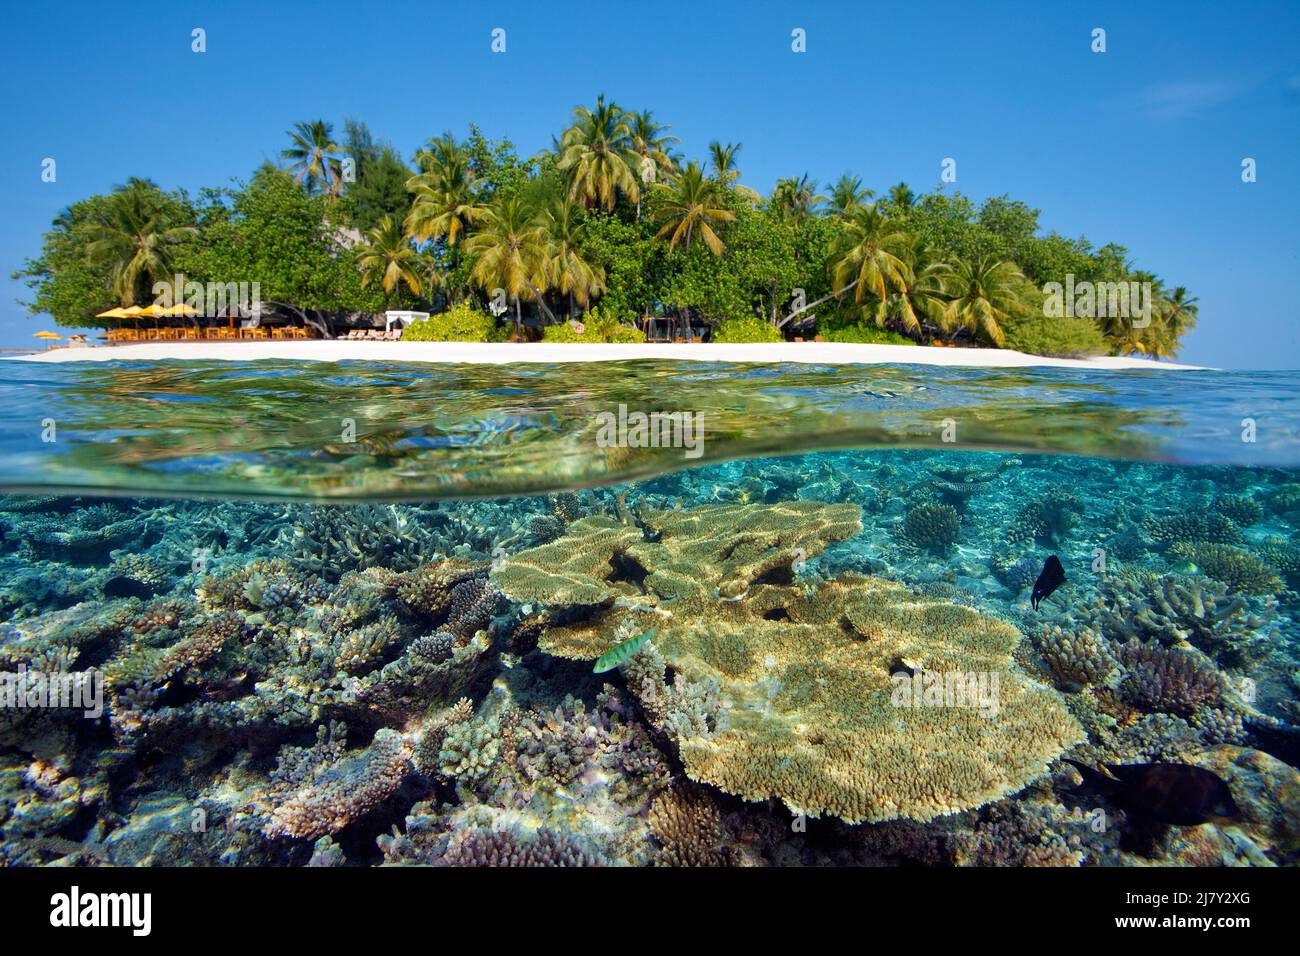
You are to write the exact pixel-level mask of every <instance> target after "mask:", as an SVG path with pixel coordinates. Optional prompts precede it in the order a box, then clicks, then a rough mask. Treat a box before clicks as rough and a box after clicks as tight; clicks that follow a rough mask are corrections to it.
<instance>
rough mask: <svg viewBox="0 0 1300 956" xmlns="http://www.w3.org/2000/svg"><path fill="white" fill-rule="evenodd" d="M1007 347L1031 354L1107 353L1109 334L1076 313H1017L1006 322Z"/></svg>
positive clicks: (1079, 355)
mask: <svg viewBox="0 0 1300 956" xmlns="http://www.w3.org/2000/svg"><path fill="white" fill-rule="evenodd" d="M1002 331H1003V332H1005V333H1006V336H1007V337H1006V341H1005V343H1004V347H1005V348H1009V349H1015V350H1016V351H1018V352H1028V353H1029V354H1030V355H1053V356H1063V357H1066V358H1079V357H1084V356H1088V355H1104V354H1105V353H1106V351H1107V349H1106V339H1105V336H1103V335H1102V334H1101V330H1100V329H1098V328H1097V326H1096V324H1095V323H1094V322H1093V321H1092V320H1091V319H1085V318H1079V317H1076V316H1060V317H1057V318H1048V317H1047V316H1041V315H1034V316H1015V317H1011V318H1007V319H1005V320H1004V321H1003V322H1002Z"/></svg>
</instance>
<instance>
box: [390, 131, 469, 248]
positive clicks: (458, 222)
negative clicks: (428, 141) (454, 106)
mask: <svg viewBox="0 0 1300 956" xmlns="http://www.w3.org/2000/svg"><path fill="white" fill-rule="evenodd" d="M449 137H450V134H448V138H449ZM434 143H435V144H437V145H436V146H435V148H433V149H431V150H426V151H421V152H420V153H419V154H418V155H417V156H416V161H417V162H418V163H419V164H420V167H421V169H422V170H423V172H420V173H418V174H417V175H415V176H412V177H411V178H410V179H409V180H407V182H406V188H407V189H408V190H410V192H412V193H413V194H414V195H415V199H414V200H413V201H412V203H411V210H410V212H409V213H407V215H406V231H407V232H408V233H410V234H411V237H412V238H414V239H415V241H416V242H427V241H428V240H429V239H445V240H446V241H447V245H448V246H453V247H454V246H455V245H456V244H457V243H458V242H459V241H460V240H461V239H462V238H463V237H464V236H465V234H466V232H467V231H468V230H469V227H470V226H472V225H473V224H474V222H475V220H477V219H478V217H479V216H480V215H481V214H482V212H483V206H482V204H481V203H480V202H479V201H478V197H477V195H476V193H475V190H474V174H473V172H472V171H471V169H470V166H469V159H468V157H466V156H465V154H464V152H463V151H462V150H461V149H460V148H459V147H458V146H456V144H455V142H454V141H451V142H448V141H447V139H444V140H435V141H434Z"/></svg>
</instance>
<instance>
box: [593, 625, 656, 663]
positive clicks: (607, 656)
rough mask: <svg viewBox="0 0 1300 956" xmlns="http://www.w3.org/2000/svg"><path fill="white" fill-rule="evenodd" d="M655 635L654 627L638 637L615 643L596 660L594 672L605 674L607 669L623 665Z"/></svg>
mask: <svg viewBox="0 0 1300 956" xmlns="http://www.w3.org/2000/svg"><path fill="white" fill-rule="evenodd" d="M654 636H655V631H654V628H651V629H650V630H648V631H646V632H644V633H643V634H638V635H637V636H636V637H632V638H628V639H627V640H626V641H624V642H623V643H622V644H615V645H614V646H613V647H611V648H610V649H609V650H607V651H606V652H605V653H604V654H601V655H600V658H599V659H598V660H597V661H596V666H595V667H593V668H592V673H595V674H603V673H605V671H612V670H613V669H614V668H615V667H622V666H623V665H624V664H626V663H627V659H628V658H629V657H631V656H632V655H633V654H635V653H636V652H637V651H639V650H641V647H642V645H643V644H645V642H646V641H648V640H650V638H652V637H654Z"/></svg>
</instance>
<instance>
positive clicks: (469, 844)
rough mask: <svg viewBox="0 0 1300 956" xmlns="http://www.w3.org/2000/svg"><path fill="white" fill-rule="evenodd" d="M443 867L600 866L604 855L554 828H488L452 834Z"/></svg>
mask: <svg viewBox="0 0 1300 956" xmlns="http://www.w3.org/2000/svg"><path fill="white" fill-rule="evenodd" d="M442 862H443V864H444V865H446V866H526V867H533V866H538V867H541V866H544V867H552V866H604V865H605V858H604V857H603V856H602V855H601V854H599V853H598V852H596V851H595V850H593V849H592V848H590V847H588V846H586V845H584V844H583V843H581V842H580V841H578V840H576V839H575V838H573V837H571V836H568V835H567V834H564V833H560V832H558V831H555V830H549V829H545V828H543V829H539V830H536V831H534V832H532V833H526V832H524V831H522V830H518V829H511V830H489V829H486V828H483V827H476V828H473V829H466V830H462V831H460V832H458V833H456V834H455V835H454V836H453V837H452V838H451V841H450V843H449V844H448V846H447V851H446V854H445V855H444V856H443V858H442Z"/></svg>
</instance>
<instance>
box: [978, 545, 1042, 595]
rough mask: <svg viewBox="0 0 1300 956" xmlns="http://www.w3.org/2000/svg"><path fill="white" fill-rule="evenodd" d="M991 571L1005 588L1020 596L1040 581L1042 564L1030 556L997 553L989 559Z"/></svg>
mask: <svg viewBox="0 0 1300 956" xmlns="http://www.w3.org/2000/svg"><path fill="white" fill-rule="evenodd" d="M989 569H990V570H991V571H992V572H993V576H994V577H995V578H997V579H998V581H999V582H1001V583H1002V585H1003V586H1004V587H1006V588H1007V589H1008V590H1010V591H1014V592H1015V593H1017V594H1019V593H1020V592H1021V591H1023V590H1025V589H1026V588H1029V587H1032V586H1033V584H1034V582H1035V581H1036V580H1038V575H1039V572H1040V570H1041V569H1042V563H1041V562H1039V561H1036V560H1035V559H1034V558H1033V557H1031V556H1029V555H1023V556H1020V557H1016V556H1014V555H1011V554H1008V553H1006V552H1004V551H995V552H994V553H993V554H992V556H991V557H990V558H989Z"/></svg>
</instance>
